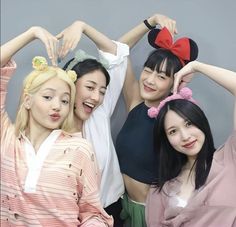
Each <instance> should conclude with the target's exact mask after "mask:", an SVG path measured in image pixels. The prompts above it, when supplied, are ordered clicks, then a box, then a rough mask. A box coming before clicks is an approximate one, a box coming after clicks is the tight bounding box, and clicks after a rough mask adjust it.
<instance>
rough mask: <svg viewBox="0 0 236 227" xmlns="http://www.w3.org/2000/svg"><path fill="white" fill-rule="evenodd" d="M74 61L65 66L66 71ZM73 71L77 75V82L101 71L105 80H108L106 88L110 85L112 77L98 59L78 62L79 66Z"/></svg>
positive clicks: (73, 68) (75, 66)
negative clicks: (94, 72)
mask: <svg viewBox="0 0 236 227" xmlns="http://www.w3.org/2000/svg"><path fill="white" fill-rule="evenodd" d="M73 60H74V58H72V59H71V60H69V61H68V62H67V63H66V64H65V66H64V67H63V69H64V70H67V67H68V66H69V64H70V63H71V62H72V61H73ZM71 70H74V71H75V72H76V74H77V80H78V79H79V78H80V77H82V76H83V75H85V74H87V73H90V72H93V71H96V70H99V71H101V72H102V73H103V74H104V76H105V78H106V87H107V86H108V84H109V83H110V75H109V73H108V71H107V70H106V68H105V67H104V66H103V65H102V64H101V63H100V62H99V61H97V60H96V59H85V60H83V61H81V62H78V63H77V64H75V65H74V66H73V67H72V68H71Z"/></svg>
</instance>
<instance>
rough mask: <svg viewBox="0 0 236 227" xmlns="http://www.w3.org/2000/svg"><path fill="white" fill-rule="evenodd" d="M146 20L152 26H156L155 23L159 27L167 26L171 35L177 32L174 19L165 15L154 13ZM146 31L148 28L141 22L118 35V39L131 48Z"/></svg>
mask: <svg viewBox="0 0 236 227" xmlns="http://www.w3.org/2000/svg"><path fill="white" fill-rule="evenodd" d="M147 22H148V23H149V24H150V25H151V26H152V27H156V26H157V25H159V26H160V27H161V28H163V27H167V28H168V30H169V31H170V33H171V34H172V35H175V34H177V28H176V21H175V20H173V19H171V18H169V17H167V16H165V15H161V14H154V15H153V16H151V17H149V18H148V19H147ZM148 31H149V28H148V27H147V26H146V25H145V24H144V23H143V22H141V23H140V24H139V25H137V26H136V27H134V28H133V29H131V30H130V31H129V32H127V33H125V34H124V35H123V36H122V37H120V38H119V41H120V42H121V43H125V44H127V45H128V46H129V47H130V48H132V47H133V46H134V45H135V44H136V43H137V42H138V41H139V40H140V39H141V38H142V37H143V36H144V35H145V34H146V33H147V32H148Z"/></svg>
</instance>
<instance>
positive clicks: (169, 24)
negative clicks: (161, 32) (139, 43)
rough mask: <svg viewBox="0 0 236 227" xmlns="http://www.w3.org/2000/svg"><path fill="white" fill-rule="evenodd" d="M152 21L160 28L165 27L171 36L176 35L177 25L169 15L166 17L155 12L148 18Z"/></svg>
mask: <svg viewBox="0 0 236 227" xmlns="http://www.w3.org/2000/svg"><path fill="white" fill-rule="evenodd" d="M150 20H151V21H153V22H152V23H154V24H155V25H159V26H160V27H161V28H163V27H166V28H167V29H168V30H169V31H170V33H171V34H172V36H174V35H176V34H177V33H178V31H177V27H176V21H175V20H173V19H171V18H170V17H167V16H165V15H162V14H155V15H153V16H152V17H151V18H150Z"/></svg>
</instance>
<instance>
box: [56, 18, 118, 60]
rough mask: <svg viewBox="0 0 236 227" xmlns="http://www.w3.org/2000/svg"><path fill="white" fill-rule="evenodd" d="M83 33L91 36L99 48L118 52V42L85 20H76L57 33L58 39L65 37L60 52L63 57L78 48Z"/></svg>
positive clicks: (109, 51)
mask: <svg viewBox="0 0 236 227" xmlns="http://www.w3.org/2000/svg"><path fill="white" fill-rule="evenodd" d="M82 34H85V35H86V36H87V37H88V38H90V39H91V40H92V41H93V42H94V43H95V45H96V46H97V48H98V49H100V50H102V51H104V52H108V53H111V54H114V55H115V54H116V44H115V43H114V42H112V40H110V39H109V38H108V37H107V36H105V35H104V34H102V33H101V32H99V31H97V30H96V29H95V28H93V27H92V26H90V25H88V24H86V23H85V22H83V21H75V22H74V23H73V24H71V25H70V26H69V27H67V28H66V29H64V30H63V31H62V32H61V33H60V34H58V35H57V38H58V39H63V42H62V46H61V50H60V53H59V56H60V57H61V58H64V57H65V56H66V55H67V54H68V52H69V51H72V50H74V49H75V48H76V46H77V45H78V43H79V41H80V39H81V36H82Z"/></svg>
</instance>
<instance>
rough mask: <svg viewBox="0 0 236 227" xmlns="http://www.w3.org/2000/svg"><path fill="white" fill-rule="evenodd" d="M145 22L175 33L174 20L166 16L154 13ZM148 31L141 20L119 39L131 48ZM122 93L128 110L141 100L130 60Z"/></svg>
mask: <svg viewBox="0 0 236 227" xmlns="http://www.w3.org/2000/svg"><path fill="white" fill-rule="evenodd" d="M147 22H148V23H149V25H150V26H152V27H155V26H156V25H159V26H160V27H161V28H163V27H166V28H168V29H169V31H170V32H171V34H172V35H173V36H174V34H177V28H176V21H175V20H173V19H171V18H169V17H167V16H164V15H161V14H155V15H153V16H151V17H150V18H148V19H147ZM148 31H149V28H148V27H147V26H146V25H145V24H144V22H143V21H142V22H141V23H140V24H139V25H137V26H136V27H134V28H133V29H131V30H130V31H129V32H127V33H126V34H124V35H123V36H122V37H120V38H119V41H120V42H122V43H125V44H127V45H128V46H129V47H130V48H132V47H133V46H134V45H135V44H136V43H137V42H138V41H139V40H140V39H141V38H142V37H143V36H144V35H145V34H146V33H147V32H148ZM123 95H124V99H125V103H126V107H127V110H128V111H130V110H131V109H133V108H134V107H135V106H136V105H138V104H139V103H140V102H142V99H141V97H140V93H139V82H138V80H137V79H136V77H135V74H134V71H133V68H132V64H131V61H129V62H128V66H127V71H126V78H125V83H124V87H123Z"/></svg>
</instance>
